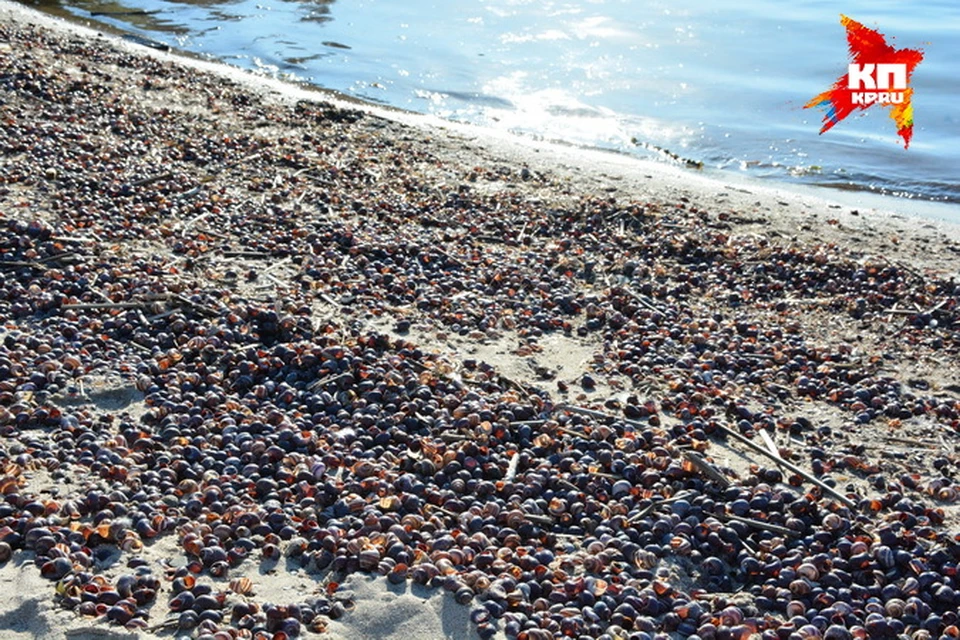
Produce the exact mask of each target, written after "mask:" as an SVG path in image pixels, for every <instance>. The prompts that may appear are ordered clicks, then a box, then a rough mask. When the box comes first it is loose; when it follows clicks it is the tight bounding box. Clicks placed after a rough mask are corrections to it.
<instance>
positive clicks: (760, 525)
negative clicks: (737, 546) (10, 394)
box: [720, 513, 797, 537]
mask: <svg viewBox="0 0 960 640" xmlns="http://www.w3.org/2000/svg"><path fill="white" fill-rule="evenodd" d="M720 517H721V518H723V519H724V520H729V521H730V522H739V523H740V524H745V525H747V526H748V527H753V528H754V529H763V530H764V531H772V532H773V533H779V534H782V535H785V536H793V537H796V536H797V532H796V531H794V530H793V529H788V528H787V527H781V526H780V525H778V524H771V523H769V522H764V521H762V520H753V519H752V518H741V517H740V516H735V515H731V514H729V513H724V514H720Z"/></svg>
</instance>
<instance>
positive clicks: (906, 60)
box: [804, 15, 923, 149]
mask: <svg viewBox="0 0 960 640" xmlns="http://www.w3.org/2000/svg"><path fill="white" fill-rule="evenodd" d="M840 24H842V25H843V26H844V27H845V28H846V29H847V45H848V49H849V51H850V58H851V60H852V62H851V63H850V65H849V66H848V67H847V73H846V74H845V75H843V76H841V77H840V79H838V80H837V81H836V82H834V83H833V86H832V87H830V88H829V89H827V90H826V91H824V92H823V93H821V94H820V95H818V96H817V97H816V98H814V99H813V100H811V101H810V102H808V103H807V104H806V105H804V109H810V108H812V107H823V108H824V109H826V114H824V116H823V126H822V127H821V128H820V133H823V132H825V131H828V130H830V129H831V128H832V127H833V125H835V124H837V123H838V122H840V121H841V120H843V119H844V118H846V117H847V116H849V115H850V114H851V113H853V112H854V111H855V110H857V109H867V108H869V107H872V106H873V105H875V104H879V105H881V106H884V107H889V108H890V117H891V118H892V119H893V121H894V122H895V123H896V125H897V134H899V135H900V137H901V138H903V148H904V149H906V148H907V147H909V146H910V138H911V137H912V136H913V105H912V102H911V99H912V97H913V89H911V88H910V86H909V85H910V77H911V76H912V75H913V70H914V69H916V67H917V65H918V64H920V61H921V60H923V53H922V52H921V51H920V50H918V49H894V48H893V47H891V46H890V45H888V44H887V40H886V37H885V36H884V35H883V34H882V33H880V32H879V31H876V30H874V29H869V28H867V27H865V26H863V25H862V24H860V23H859V22H857V21H856V20H853V19H852V18H848V17H847V16H844V15H841V16H840Z"/></svg>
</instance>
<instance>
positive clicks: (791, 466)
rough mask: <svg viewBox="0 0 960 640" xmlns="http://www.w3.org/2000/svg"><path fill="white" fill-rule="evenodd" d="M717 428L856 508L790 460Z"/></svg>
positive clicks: (724, 429)
mask: <svg viewBox="0 0 960 640" xmlns="http://www.w3.org/2000/svg"><path fill="white" fill-rule="evenodd" d="M717 428H718V429H719V430H720V431H722V432H723V433H725V434H726V435H728V436H730V437H732V438H733V439H734V440H737V441H738V442H740V443H742V444H744V445H746V446H748V447H750V448H751V449H753V450H754V451H756V452H757V453H760V454H762V455H764V456H767V457H768V458H771V459H772V460H773V461H774V462H776V463H777V464H778V465H780V466H782V467H785V468H787V469H789V470H790V471H792V472H794V473H795V474H797V475H798V476H800V477H801V478H803V479H804V480H806V481H807V482H812V483H813V484H815V485H817V486H818V487H820V488H821V489H822V490H823V491H824V492H826V493H829V494H830V495H831V496H833V497H834V498H836V499H837V500H839V501H840V502H842V503H843V504H844V505H846V506H847V507H849V508H851V509H856V508H857V504H856V503H855V502H854V501H853V500H851V499H850V498H848V497H847V496H845V495H843V494H842V493H840V492H839V491H837V490H836V489H834V488H833V487H831V486H830V485H827V484H825V483H824V482H822V481H821V480H818V479H817V478H815V477H813V476H812V475H811V474H810V473H808V472H806V471H804V470H803V469H801V468H800V467H798V466H797V465H795V464H793V463H792V462H787V461H786V460H784V459H783V458H781V457H780V456H774V455H773V454H772V453H770V452H769V451H767V450H766V449H764V448H763V447H761V446H760V445H758V444H757V443H755V442H753V441H752V440H750V439H749V438H745V437H743V436H742V435H740V434H739V433H737V432H735V431H733V430H732V429H729V428H727V427H725V426H724V425H722V424H717Z"/></svg>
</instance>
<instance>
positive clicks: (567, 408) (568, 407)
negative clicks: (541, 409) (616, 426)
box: [554, 403, 650, 429]
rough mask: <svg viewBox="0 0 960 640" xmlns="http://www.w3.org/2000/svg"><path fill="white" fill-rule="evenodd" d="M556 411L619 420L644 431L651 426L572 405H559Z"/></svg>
mask: <svg viewBox="0 0 960 640" xmlns="http://www.w3.org/2000/svg"><path fill="white" fill-rule="evenodd" d="M554 411H569V412H571V413H579V414H582V415H585V416H590V417H591V418H605V419H607V420H619V421H620V422H624V423H626V424H629V425H633V426H634V427H640V428H642V429H647V428H649V426H650V425H647V424H644V423H642V422H637V421H636V420H630V419H629V418H621V417H620V416H614V415H611V414H609V413H604V412H603V411H597V410H596V409H585V408H583V407H577V406H574V405H572V404H563V403H561V404H558V405H556V406H555V407H554Z"/></svg>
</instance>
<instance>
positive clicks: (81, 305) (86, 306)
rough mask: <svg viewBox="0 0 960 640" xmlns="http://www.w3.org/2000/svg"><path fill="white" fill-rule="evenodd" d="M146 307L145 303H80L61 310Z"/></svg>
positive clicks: (63, 307)
mask: <svg viewBox="0 0 960 640" xmlns="http://www.w3.org/2000/svg"><path fill="white" fill-rule="evenodd" d="M147 306H148V305H147V303H146V302H81V303H77V304H65V305H62V306H61V307H60V308H61V309H74V310H78V311H79V310H91V309H144V308H146V307H147Z"/></svg>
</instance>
